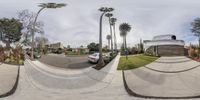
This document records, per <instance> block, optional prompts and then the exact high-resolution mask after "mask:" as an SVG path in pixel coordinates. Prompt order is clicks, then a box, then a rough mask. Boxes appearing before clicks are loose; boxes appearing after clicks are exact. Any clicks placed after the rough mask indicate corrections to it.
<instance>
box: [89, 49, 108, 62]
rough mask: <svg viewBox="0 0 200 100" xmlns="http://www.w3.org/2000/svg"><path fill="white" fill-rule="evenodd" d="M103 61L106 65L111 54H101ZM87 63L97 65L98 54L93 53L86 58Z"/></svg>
mask: <svg viewBox="0 0 200 100" xmlns="http://www.w3.org/2000/svg"><path fill="white" fill-rule="evenodd" d="M103 59H104V61H105V62H106V63H107V62H109V61H110V60H111V52H108V53H103ZM88 61H89V62H91V63H98V61H99V53H93V54H91V55H89V56H88Z"/></svg>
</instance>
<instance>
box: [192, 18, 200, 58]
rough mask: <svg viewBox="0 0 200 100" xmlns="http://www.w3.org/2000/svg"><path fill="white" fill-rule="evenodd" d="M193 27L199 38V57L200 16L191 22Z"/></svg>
mask: <svg viewBox="0 0 200 100" xmlns="http://www.w3.org/2000/svg"><path fill="white" fill-rule="evenodd" d="M191 25H192V29H191V31H192V32H193V33H194V35H195V36H197V37H198V38H199V46H198V58H199V51H200V50H199V48H200V18H196V19H194V21H193V22H192V23H191Z"/></svg>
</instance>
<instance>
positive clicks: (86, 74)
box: [28, 62, 109, 84]
mask: <svg viewBox="0 0 200 100" xmlns="http://www.w3.org/2000/svg"><path fill="white" fill-rule="evenodd" d="M28 63H29V64H32V63H30V62H28ZM33 65H34V64H33ZM36 66H37V65H36ZM36 70H37V69H36ZM90 71H92V70H89V71H88V72H86V73H84V74H80V75H85V76H87V77H89V78H90V79H92V80H95V81H98V82H102V83H106V84H108V83H109V82H105V81H102V80H98V79H95V78H93V77H91V76H90V75H88V73H89V72H90ZM40 72H41V71H40ZM44 74H47V73H44ZM48 75H49V74H48ZM107 75H108V73H107ZM107 75H105V77H106V76H107ZM50 76H51V74H50ZM53 76H55V75H53ZM55 77H56V78H60V76H58V77H57V76H55ZM105 77H104V78H105ZM70 78H75V77H67V78H66V77H62V79H70ZM77 78H80V77H78V76H77ZM104 78H102V79H104Z"/></svg>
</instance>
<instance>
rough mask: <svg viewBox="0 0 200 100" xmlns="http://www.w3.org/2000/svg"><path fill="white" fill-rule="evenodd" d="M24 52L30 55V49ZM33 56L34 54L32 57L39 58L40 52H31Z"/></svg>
mask: <svg viewBox="0 0 200 100" xmlns="http://www.w3.org/2000/svg"><path fill="white" fill-rule="evenodd" d="M26 54H27V55H29V56H30V57H31V51H30V50H27V51H26ZM33 56H34V58H36V59H38V58H41V54H40V53H38V52H36V51H34V52H33Z"/></svg>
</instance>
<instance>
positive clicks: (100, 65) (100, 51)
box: [95, 12, 105, 70]
mask: <svg viewBox="0 0 200 100" xmlns="http://www.w3.org/2000/svg"><path fill="white" fill-rule="evenodd" d="M104 14H105V12H104V13H102V14H101V16H100V22H99V61H98V63H97V65H96V66H95V68H96V69H98V70H100V69H101V68H102V67H103V66H104V65H105V62H104V60H103V56H102V19H103V15H104Z"/></svg>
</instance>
